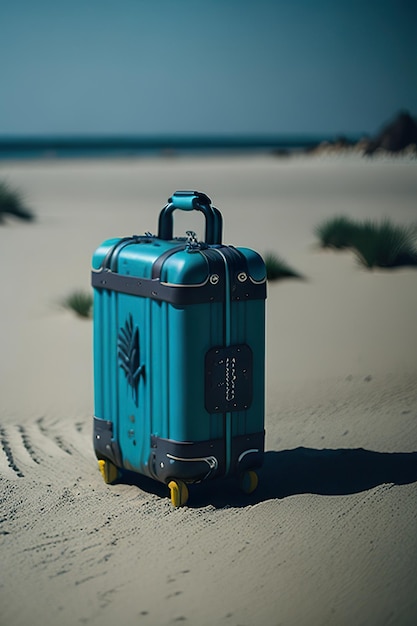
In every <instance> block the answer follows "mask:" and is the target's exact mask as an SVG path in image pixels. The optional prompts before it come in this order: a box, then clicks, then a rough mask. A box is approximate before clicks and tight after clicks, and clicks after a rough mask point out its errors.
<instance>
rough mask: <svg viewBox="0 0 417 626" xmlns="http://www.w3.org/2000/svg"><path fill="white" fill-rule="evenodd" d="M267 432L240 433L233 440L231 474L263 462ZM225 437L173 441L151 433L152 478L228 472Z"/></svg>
mask: <svg viewBox="0 0 417 626" xmlns="http://www.w3.org/2000/svg"><path fill="white" fill-rule="evenodd" d="M264 441H265V432H264V431H262V432H259V433H250V434H246V435H239V436H237V437H233V438H232V442H231V464H230V471H229V473H230V474H231V475H235V476H237V475H239V474H241V473H242V472H245V471H247V470H249V469H256V468H258V467H261V466H262V463H263V456H264ZM225 457H226V448H225V440H224V439H223V438H222V439H210V440H207V441H173V440H172V439H164V438H162V437H156V436H152V437H151V454H150V457H149V464H148V467H149V471H150V474H151V476H152V477H153V478H155V479H156V480H159V481H161V482H168V481H169V480H170V479H172V478H174V479H175V478H177V479H180V480H185V481H186V482H190V483H193V482H201V481H203V480H207V479H212V478H218V477H221V476H224V475H225V473H226V458H225Z"/></svg>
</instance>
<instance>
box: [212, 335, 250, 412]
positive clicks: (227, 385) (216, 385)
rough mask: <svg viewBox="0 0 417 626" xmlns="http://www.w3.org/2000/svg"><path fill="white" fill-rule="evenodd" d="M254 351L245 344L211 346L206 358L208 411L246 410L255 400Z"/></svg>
mask: <svg viewBox="0 0 417 626" xmlns="http://www.w3.org/2000/svg"><path fill="white" fill-rule="evenodd" d="M252 372H253V355H252V350H251V349H250V348H249V346H247V345H246V344H241V345H235V346H229V347H227V348H223V347H217V348H212V349H211V350H209V351H208V352H207V354H206V361H205V377H206V380H205V407H206V410H207V411H208V412H209V413H229V412H232V411H244V410H246V409H248V408H249V407H250V405H251V403H252Z"/></svg>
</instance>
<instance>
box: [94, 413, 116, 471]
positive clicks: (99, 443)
mask: <svg viewBox="0 0 417 626" xmlns="http://www.w3.org/2000/svg"><path fill="white" fill-rule="evenodd" d="M93 431H94V434H93V444H94V452H95V453H96V457H97V458H98V459H108V460H109V461H111V462H112V463H114V465H116V467H122V466H123V463H122V455H121V452H120V447H119V443H118V442H117V440H116V439H114V433H113V422H111V421H109V420H104V419H100V418H99V417H95V416H94V417H93Z"/></svg>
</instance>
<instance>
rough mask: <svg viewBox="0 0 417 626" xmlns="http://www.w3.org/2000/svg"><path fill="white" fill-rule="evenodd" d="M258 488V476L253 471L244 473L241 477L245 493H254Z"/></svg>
mask: <svg viewBox="0 0 417 626" xmlns="http://www.w3.org/2000/svg"><path fill="white" fill-rule="evenodd" d="M257 486H258V474H257V473H256V472H254V471H253V470H249V471H248V472H243V474H242V475H241V477H240V488H241V489H242V491H244V492H245V493H252V492H253V491H255V489H256V487H257Z"/></svg>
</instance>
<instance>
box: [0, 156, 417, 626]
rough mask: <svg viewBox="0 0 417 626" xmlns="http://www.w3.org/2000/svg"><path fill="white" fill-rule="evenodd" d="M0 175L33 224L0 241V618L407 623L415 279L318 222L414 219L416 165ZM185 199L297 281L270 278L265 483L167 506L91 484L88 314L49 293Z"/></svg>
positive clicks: (51, 165) (183, 167)
mask: <svg viewBox="0 0 417 626" xmlns="http://www.w3.org/2000/svg"><path fill="white" fill-rule="evenodd" d="M0 178H2V179H7V180H9V181H10V182H11V183H13V184H15V185H17V186H19V187H20V188H22V190H23V191H24V192H25V194H26V196H27V200H28V203H29V204H30V206H31V207H32V208H33V210H34V211H35V213H36V215H37V218H38V219H37V221H36V222H35V223H34V224H24V223H17V222H10V223H8V224H7V225H5V226H2V227H1V228H0V255H1V260H2V268H3V271H2V274H1V278H0V281H1V293H2V313H1V315H2V324H1V325H0V346H1V353H0V442H1V447H0V489H1V494H2V499H1V514H0V541H1V555H2V567H1V575H0V623H1V624H7V626H19V625H22V626H26V625H27V624H32V625H38V624H39V625H41V624H42V625H45V626H49V625H54V626H55V625H56V624H60V625H62V626H66V625H68V626H69V625H71V626H72V625H74V624H91V625H96V624H97V625H99V624H100V626H107V625H110V624H113V623H115V622H116V623H117V622H118V623H122V624H126V625H128V626H130V625H131V624H143V625H144V626H146V625H147V624H148V625H163V624H172V623H175V622H178V623H180V622H184V623H188V624H192V625H198V626H200V625H202V626H205V625H207V626H209V625H210V626H212V625H213V624H225V625H228V626H238V625H240V626H252V625H255V624H256V626H262V625H265V626H271V625H278V624H282V625H285V626H292V625H294V626H303V625H306V626H316V625H317V626H322V625H326V624H328V625H332V626H333V625H336V624H337V625H338V626H339V625H344V624H346V625H349V626H350V625H351V624H358V625H359V624H364V625H365V624H366V625H367V626H369V625H371V626H380V625H381V624H392V625H401V626H403V625H410V626H411V624H415V623H416V621H417V593H416V583H415V581H416V575H417V516H416V511H417V489H416V483H417V419H416V418H417V356H416V355H417V332H416V320H417V271H416V270H413V269H401V270H396V271H393V272H388V271H373V272H368V271H365V270H363V269H360V268H359V267H358V266H357V264H356V263H355V261H354V259H353V257H352V255H351V254H349V253H341V254H336V253H332V252H322V251H320V250H318V249H317V248H316V247H315V245H314V244H315V240H314V235H313V228H314V226H315V225H316V224H317V222H318V221H320V220H321V219H322V218H324V217H330V216H333V215H339V214H346V215H350V216H352V217H355V218H357V217H372V218H379V217H384V216H389V217H391V218H392V219H393V220H394V221H396V222H398V223H404V224H405V223H407V224H408V223H410V222H411V221H416V219H417V210H416V197H417V176H416V162H415V161H411V160H410V161H407V160H405V159H395V160H375V161H364V160H360V159H358V158H350V157H349V158H348V157H346V158H342V157H340V158H333V159H323V158H315V157H314V158H313V157H312V158H305V157H299V158H293V159H288V160H279V159H276V158H273V157H267V156H265V157H264V156H260V157H256V158H237V157H236V158H228V159H219V158H200V159H194V160H192V159H188V158H180V159H169V158H167V159H154V160H140V159H137V160H120V161H90V162H89V161H86V162H76V161H74V162H64V161H62V162H59V161H44V162H42V161H39V162H34V163H32V162H21V163H17V162H15V163H2V164H1V165H0ZM178 188H192V189H199V190H202V191H205V192H206V193H207V194H208V195H209V196H211V197H212V199H213V201H214V203H215V205H216V206H218V207H219V208H220V209H221V210H222V212H223V217H224V221H225V232H224V239H225V241H226V242H227V243H232V244H235V245H248V246H249V247H253V248H255V249H257V250H259V251H260V252H261V253H264V252H266V251H268V250H274V251H277V252H278V253H280V254H281V255H282V256H284V257H285V258H286V260H287V261H288V262H289V263H290V264H291V265H292V266H293V267H295V268H296V269H297V270H298V271H300V272H301V273H302V274H303V276H304V280H292V281H287V282H280V283H276V284H271V285H270V286H269V293H268V300H267V316H268V342H267V345H268V351H267V415H266V432H267V438H266V444H267V451H266V454H265V464H264V468H263V470H262V472H261V475H260V485H259V488H258V490H257V491H256V492H255V493H254V494H252V495H251V496H244V495H242V494H241V493H240V492H239V491H238V490H237V488H236V485H235V484H234V482H233V481H224V482H222V483H219V482H213V483H210V484H206V485H200V486H197V485H196V486H194V487H192V488H191V497H190V500H189V503H188V505H187V506H186V507H184V508H181V509H173V508H172V507H171V504H170V502H169V500H168V498H167V493H166V490H165V487H164V486H163V485H159V484H155V483H153V482H151V481H148V480H145V479H143V478H141V477H131V480H130V484H128V483H127V484H119V485H115V486H106V485H105V484H104V483H103V482H102V479H101V476H100V474H99V472H98V470H97V467H96V462H95V457H94V453H93V449H92V443H91V433H92V424H91V416H92V414H93V397H92V354H91V322H89V321H83V320H81V319H77V318H76V317H75V316H73V315H72V314H71V313H70V312H68V311H66V310H64V309H63V308H62V307H61V306H60V301H61V300H62V298H63V297H64V296H66V295H67V294H68V293H69V292H71V291H72V290H73V289H78V288H85V289H87V288H88V287H89V280H90V258H91V254H92V252H93V250H94V249H95V248H96V247H97V245H98V244H99V243H100V242H101V241H102V240H103V239H105V238H107V237H111V236H118V235H127V234H133V233H141V232H145V231H147V230H150V231H155V230H156V224H157V216H158V212H159V209H160V208H161V206H162V205H163V204H164V203H165V201H166V199H167V197H168V196H169V195H170V194H171V193H172V192H173V191H175V190H176V189H178ZM176 217H178V219H177V220H176V227H177V228H178V232H182V231H183V230H185V228H186V227H188V225H189V222H188V221H186V218H187V217H188V218H189V217H190V216H189V215H188V216H187V215H186V216H184V215H180V216H176ZM197 217H198V216H197ZM193 220H194V217H193ZM192 226H194V227H195V229H197V230H200V231H201V229H202V224H201V222H199V221H198V219H196V220H195V223H193V224H192Z"/></svg>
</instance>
